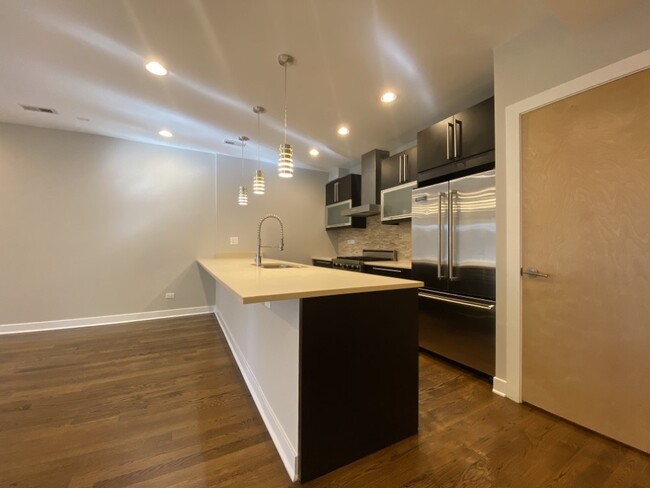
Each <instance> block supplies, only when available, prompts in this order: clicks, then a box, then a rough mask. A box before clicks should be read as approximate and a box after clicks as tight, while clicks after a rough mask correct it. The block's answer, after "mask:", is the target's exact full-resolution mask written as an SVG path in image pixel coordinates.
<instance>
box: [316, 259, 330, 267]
mask: <svg viewBox="0 0 650 488" xmlns="http://www.w3.org/2000/svg"><path fill="white" fill-rule="evenodd" d="M311 264H312V266H318V267H320V268H331V267H332V261H331V260H327V259H312V260H311Z"/></svg>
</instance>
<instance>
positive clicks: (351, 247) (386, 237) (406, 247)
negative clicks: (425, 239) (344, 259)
mask: <svg viewBox="0 0 650 488" xmlns="http://www.w3.org/2000/svg"><path fill="white" fill-rule="evenodd" d="M334 232H337V233H338V239H337V240H338V255H339V256H356V255H360V254H361V251H362V250H364V249H388V250H391V249H396V250H397V259H407V260H408V259H411V222H410V221H409V222H402V223H401V224H399V225H386V224H382V223H381V220H380V217H379V215H375V216H373V217H368V218H367V219H366V228H365V229H339V230H336V231H334ZM349 240H354V244H348V241H349Z"/></svg>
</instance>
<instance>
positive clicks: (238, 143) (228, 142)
mask: <svg viewBox="0 0 650 488" xmlns="http://www.w3.org/2000/svg"><path fill="white" fill-rule="evenodd" d="M223 142H224V144H230V145H231V146H237V147H241V146H243V145H244V144H243V143H242V142H240V141H233V140H232V139H226V140H225V141H223Z"/></svg>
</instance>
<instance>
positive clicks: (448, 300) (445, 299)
mask: <svg viewBox="0 0 650 488" xmlns="http://www.w3.org/2000/svg"><path fill="white" fill-rule="evenodd" d="M418 296H419V297H420V298H427V299H428V300H437V301H439V302H445V303H453V304H454V305H463V306H464V307H472V308H479V309H481V310H494V305H492V304H490V305H487V304H486V305H484V304H482V303H475V302H470V301H467V300H460V299H458V298H451V297H442V296H439V295H429V294H427V293H421V292H418Z"/></svg>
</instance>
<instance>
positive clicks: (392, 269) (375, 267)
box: [370, 266, 402, 274]
mask: <svg viewBox="0 0 650 488" xmlns="http://www.w3.org/2000/svg"><path fill="white" fill-rule="evenodd" d="M370 269H374V270H375V271H388V272H390V273H400V274H401V273H402V270H401V269H394V268H379V267H377V266H372V267H371V268H370Z"/></svg>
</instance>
